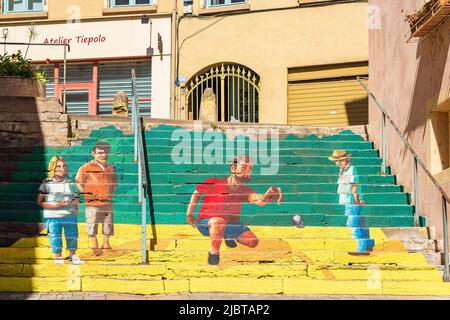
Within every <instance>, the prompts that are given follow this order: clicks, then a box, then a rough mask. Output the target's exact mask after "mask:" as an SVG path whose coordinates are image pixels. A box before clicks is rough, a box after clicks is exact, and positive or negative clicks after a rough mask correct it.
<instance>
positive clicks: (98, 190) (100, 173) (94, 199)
mask: <svg viewBox="0 0 450 320" xmlns="http://www.w3.org/2000/svg"><path fill="white" fill-rule="evenodd" d="M110 151H111V146H110V145H109V143H106V142H98V143H96V144H95V145H94V147H93V148H92V156H93V157H94V159H93V160H91V161H89V162H87V163H85V164H84V165H83V166H81V167H80V169H78V173H77V176H76V178H75V181H76V183H77V187H78V190H79V191H80V193H81V194H83V195H84V199H85V204H86V206H85V215H86V233H87V235H88V236H89V238H90V239H91V243H92V250H93V252H94V254H95V255H96V256H100V255H102V254H103V250H110V249H112V248H111V244H110V242H109V238H110V237H111V236H113V235H114V212H113V211H114V209H113V198H114V192H115V190H116V188H117V175H116V171H115V170H114V167H113V166H112V165H109V164H108V159H109V153H110ZM99 224H101V226H102V235H103V244H102V246H101V248H99V244H98V240H97V234H98V226H99Z"/></svg>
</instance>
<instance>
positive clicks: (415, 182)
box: [414, 157, 419, 227]
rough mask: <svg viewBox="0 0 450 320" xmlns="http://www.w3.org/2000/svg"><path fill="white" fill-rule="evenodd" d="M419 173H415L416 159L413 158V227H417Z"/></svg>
mask: <svg viewBox="0 0 450 320" xmlns="http://www.w3.org/2000/svg"><path fill="white" fill-rule="evenodd" d="M418 180H419V173H418V171H417V158H416V157H414V206H415V210H414V226H416V227H418V226H419V181H418Z"/></svg>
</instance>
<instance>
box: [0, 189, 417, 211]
mask: <svg viewBox="0 0 450 320" xmlns="http://www.w3.org/2000/svg"><path fill="white" fill-rule="evenodd" d="M1 194H2V197H4V198H3V199H2V200H0V208H1V207H3V206H5V205H6V204H7V203H10V202H11V203H12V202H18V201H20V202H22V203H28V204H30V205H31V204H34V203H35V202H36V192H32V193H1ZM191 197H192V195H190V194H186V195H177V194H153V195H152V198H151V199H152V201H153V203H155V204H163V203H179V204H187V203H189V202H190V200H191ZM362 197H363V198H364V201H365V202H366V203H367V204H371V205H373V204H385V203H389V204H391V205H396V204H411V203H410V197H409V194H405V193H369V194H363V195H362ZM4 199H5V200H4ZM6 199H7V200H6ZM114 202H115V203H137V202H138V196H137V192H136V193H135V194H121V195H120V196H119V195H116V197H115V201H114ZM283 203H315V204H326V203H334V204H337V203H339V194H336V193H302V194H298V193H290V192H286V193H283Z"/></svg>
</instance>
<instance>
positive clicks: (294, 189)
mask: <svg viewBox="0 0 450 320" xmlns="http://www.w3.org/2000/svg"><path fill="white" fill-rule="evenodd" d="M40 185H41V182H28V183H25V184H24V183H21V182H10V183H8V184H7V185H3V186H0V194H4V193H18V194H21V193H25V194H29V193H32V194H33V193H34V194H37V193H38V192H39V191H38V190H39V187H40ZM246 185H247V186H249V187H250V188H252V189H253V190H255V191H256V192H260V193H264V192H265V191H266V190H267V188H268V187H269V185H268V184H267V183H262V184H261V183H248V184H246ZM196 186H197V184H193V183H180V184H176V185H173V184H167V183H164V184H161V183H151V185H150V188H151V192H152V193H153V194H167V193H170V194H172V193H173V194H192V192H194V190H195V188H196ZM277 186H278V187H280V188H281V189H282V190H283V192H286V193H303V192H314V193H323V192H325V193H335V192H337V188H338V185H337V184H336V183H278V184H277ZM359 190H360V192H361V193H401V192H403V187H402V186H399V185H381V184H359ZM136 193H137V188H136V184H130V183H121V184H119V185H118V186H117V189H116V192H115V195H116V196H118V195H120V194H136Z"/></svg>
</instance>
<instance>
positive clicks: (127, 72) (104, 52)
mask: <svg viewBox="0 0 450 320" xmlns="http://www.w3.org/2000/svg"><path fill="white" fill-rule="evenodd" d="M27 31H28V27H25V26H18V27H12V28H10V35H11V37H10V42H26V39H27V38H28V35H27ZM35 31H36V33H37V36H36V38H35V39H34V40H33V42H34V43H42V44H51V45H53V44H66V45H68V46H67V49H68V50H67V52H66V58H67V65H66V69H65V71H66V72H65V74H66V76H65V77H64V47H63V46H50V45H49V46H31V47H29V48H28V54H27V58H30V59H32V61H33V63H35V64H38V65H40V66H41V68H42V69H43V70H44V72H45V75H44V76H45V78H46V79H47V83H46V88H47V96H54V97H57V98H58V99H59V100H60V101H61V102H63V99H64V91H65V93H66V95H65V96H66V109H67V112H68V113H72V114H88V115H111V110H112V102H113V98H114V96H115V95H116V93H117V92H119V91H124V92H125V93H126V94H127V95H128V96H129V97H130V98H131V94H132V88H131V70H132V69H135V70H136V77H137V91H138V95H139V106H140V110H141V113H142V114H143V115H147V116H154V115H155V114H154V112H153V110H152V109H153V108H154V106H155V105H156V106H157V108H158V110H157V111H156V116H157V117H161V118H164V115H165V114H166V113H167V114H169V109H170V107H169V99H170V97H169V92H170V55H167V54H165V53H164V52H155V51H154V50H153V47H158V46H157V45H156V46H153V45H152V44H155V43H158V38H159V39H160V40H159V41H162V42H165V44H166V45H167V46H169V45H170V19H167V18H157V19H151V20H150V21H148V20H147V21H145V20H143V19H140V18H128V19H126V20H117V19H116V20H114V21H95V22H80V23H78V24H77V25H72V24H43V25H37V26H36V27H35ZM158 35H159V37H158ZM153 38H154V39H153ZM19 49H20V50H21V51H22V52H23V53H25V52H26V51H27V46H26V45H24V46H12V45H9V46H8V47H7V51H8V52H13V51H16V50H19ZM165 51H166V52H167V51H168V52H170V48H167V49H165ZM155 55H156V58H154V57H155ZM155 70H157V79H153V76H152V75H153V73H154V71H155ZM64 80H65V81H64ZM155 80H156V81H155ZM154 92H155V93H156V94H154ZM166 109H167V110H166Z"/></svg>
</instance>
